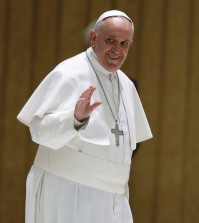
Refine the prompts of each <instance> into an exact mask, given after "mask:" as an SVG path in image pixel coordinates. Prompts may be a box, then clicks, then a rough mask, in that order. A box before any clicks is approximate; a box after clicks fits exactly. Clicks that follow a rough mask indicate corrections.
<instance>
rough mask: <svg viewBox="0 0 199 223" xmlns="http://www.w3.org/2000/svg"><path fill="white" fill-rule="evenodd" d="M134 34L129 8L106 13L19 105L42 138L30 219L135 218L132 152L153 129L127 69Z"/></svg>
mask: <svg viewBox="0 0 199 223" xmlns="http://www.w3.org/2000/svg"><path fill="white" fill-rule="evenodd" d="M132 38H133V23H132V21H131V19H130V18H129V17H128V16H127V15H126V14H125V13H123V12H121V11H117V10H112V11H108V12H105V13H103V14H102V15H101V16H100V17H99V19H98V20H97V22H96V25H95V28H94V29H93V30H92V31H91V32H90V40H91V47H90V48H88V49H87V50H86V52H83V53H81V54H79V55H76V56H74V57H72V58H70V59H68V60H65V61H64V62H62V63H60V64H59V65H58V66H57V67H56V68H55V69H54V70H53V71H52V72H51V73H50V74H48V75H47V77H46V78H45V79H44V80H43V81H42V83H41V84H40V85H39V87H38V88H37V89H36V91H35V92H34V93H33V95H32V96H31V98H30V99H29V100H28V102H27V103H26V105H25V106H24V108H23V109H22V111H21V112H20V113H19V115H18V119H19V120H20V121H21V122H23V123H24V124H25V125H27V126H28V127H29V128H30V132H31V136H32V140H33V141H34V142H36V143H38V144H39V149H38V152H37V155H36V158H35V161H34V165H33V166H32V168H31V170H30V172H29V174H28V178H27V194H26V223H132V222H133V219H132V215H131V211H130V207H129V202H128V179H129V172H130V164H131V156H132V153H133V150H135V148H136V143H138V142H141V141H144V140H147V139H149V138H151V137H152V134H151V131H150V128H149V125H148V122H147V119H146V116H145V113H144V111H143V108H142V105H141V102H140V99H139V97H138V94H137V92H136V89H135V87H134V85H133V83H132V82H131V81H130V80H129V78H128V77H127V76H126V75H125V74H124V73H123V72H122V71H121V70H120V67H121V66H122V64H123V63H124V61H125V59H126V57H127V54H128V50H129V47H130V46H131V45H132Z"/></svg>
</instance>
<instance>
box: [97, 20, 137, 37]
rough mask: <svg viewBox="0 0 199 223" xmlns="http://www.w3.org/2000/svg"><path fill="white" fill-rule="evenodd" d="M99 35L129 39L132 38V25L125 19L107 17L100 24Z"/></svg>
mask: <svg viewBox="0 0 199 223" xmlns="http://www.w3.org/2000/svg"><path fill="white" fill-rule="evenodd" d="M99 34H102V35H106V36H115V37H124V38H127V39H129V38H132V36H133V29H132V24H131V22H130V21H129V20H128V19H126V18H125V17H109V18H107V19H105V20H104V21H103V22H102V23H101V25H100V27H99Z"/></svg>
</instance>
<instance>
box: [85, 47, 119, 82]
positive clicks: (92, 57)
mask: <svg viewBox="0 0 199 223" xmlns="http://www.w3.org/2000/svg"><path fill="white" fill-rule="evenodd" d="M86 54H87V55H88V57H89V59H90V61H91V63H92V65H93V66H94V68H95V69H96V71H98V72H100V73H101V74H103V75H104V76H105V77H106V78H111V77H112V76H114V77H117V72H112V73H111V72H110V71H108V70H106V69H105V68H104V67H103V66H102V65H101V64H100V63H99V61H98V60H97V56H96V54H95V52H94V51H93V49H92V47H89V48H88V49H87V50H86Z"/></svg>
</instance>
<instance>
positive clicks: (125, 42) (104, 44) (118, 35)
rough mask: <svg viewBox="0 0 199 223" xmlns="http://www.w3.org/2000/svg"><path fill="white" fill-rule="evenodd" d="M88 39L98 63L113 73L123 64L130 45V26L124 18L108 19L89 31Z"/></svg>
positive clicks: (131, 32)
mask: <svg viewBox="0 0 199 223" xmlns="http://www.w3.org/2000/svg"><path fill="white" fill-rule="evenodd" d="M90 38H91V46H92V48H93V50H94V52H95V54H96V56H97V59H98V61H99V63H100V64H101V65H102V66H103V67H104V68H105V69H106V70H108V71H110V72H114V71H116V70H118V69H119V68H120V67H121V66H122V64H123V63H124V61H125V59H126V57H127V54H128V50H129V47H130V46H131V44H132V38H133V31H132V25H131V23H130V22H129V21H128V20H127V19H126V18H124V17H110V18H107V19H105V20H104V21H103V22H102V24H100V25H99V27H98V28H97V29H96V30H92V31H91V33H90Z"/></svg>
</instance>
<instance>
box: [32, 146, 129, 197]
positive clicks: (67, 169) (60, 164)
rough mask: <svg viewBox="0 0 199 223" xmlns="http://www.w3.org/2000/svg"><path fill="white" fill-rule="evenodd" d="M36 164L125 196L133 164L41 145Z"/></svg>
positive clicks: (91, 185)
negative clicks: (124, 163)
mask: <svg viewBox="0 0 199 223" xmlns="http://www.w3.org/2000/svg"><path fill="white" fill-rule="evenodd" d="M34 165H35V166H37V167H39V168H41V169H43V170H45V171H47V172H50V173H52V174H56V175H58V176H60V177H63V178H65V179H67V180H71V181H73V182H76V183H80V184H83V185H86V186H89V187H93V188H96V189H100V190H104V191H107V192H112V193H117V194H125V193H126V187H127V184H128V180H129V174H130V165H123V164H118V163H114V162H110V161H106V160H102V159H98V158H95V157H92V156H89V155H87V154H85V153H82V152H78V151H76V150H74V149H69V148H66V147H63V148H61V149H59V150H52V149H49V148H47V147H43V146H40V148H39V149H38V152H37V155H36V157H35V161H34Z"/></svg>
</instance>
